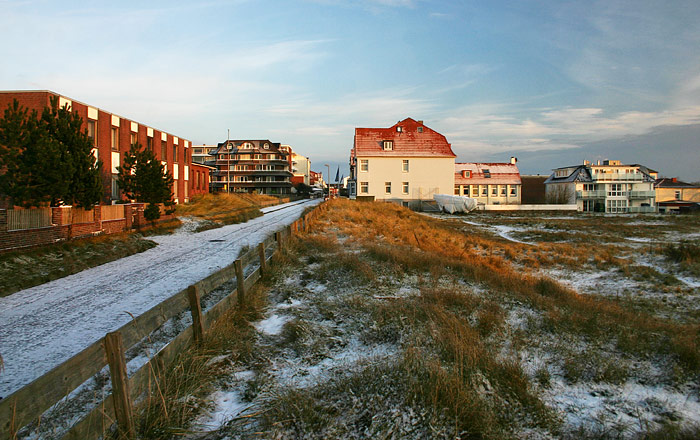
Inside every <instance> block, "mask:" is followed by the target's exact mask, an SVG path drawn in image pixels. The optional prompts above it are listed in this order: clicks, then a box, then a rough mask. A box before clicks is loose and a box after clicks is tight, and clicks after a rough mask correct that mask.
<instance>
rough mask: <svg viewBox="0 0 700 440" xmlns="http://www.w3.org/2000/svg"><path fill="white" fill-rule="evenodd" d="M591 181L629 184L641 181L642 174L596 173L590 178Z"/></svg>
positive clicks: (642, 178)
mask: <svg viewBox="0 0 700 440" xmlns="http://www.w3.org/2000/svg"><path fill="white" fill-rule="evenodd" d="M591 177H592V178H593V180H597V181H605V182H629V181H643V180H644V174H631V173H630V174H628V173H596V174H593V175H592V176H591Z"/></svg>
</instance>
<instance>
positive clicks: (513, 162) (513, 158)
mask: <svg viewBox="0 0 700 440" xmlns="http://www.w3.org/2000/svg"><path fill="white" fill-rule="evenodd" d="M517 161H518V158H517V157H514V156H511V157H510V163H511V164H512V165H515V163H516V162H517Z"/></svg>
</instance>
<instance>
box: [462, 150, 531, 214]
mask: <svg viewBox="0 0 700 440" xmlns="http://www.w3.org/2000/svg"><path fill="white" fill-rule="evenodd" d="M516 162H517V160H516V159H515V158H514V157H511V159H510V163H479V162H470V163H456V164H455V183H454V194H455V195H457V196H467V197H472V198H474V199H476V200H477V203H479V204H484V205H519V204H520V192H521V191H520V189H521V187H522V181H521V180H520V171H519V170H518V166H517V165H516Z"/></svg>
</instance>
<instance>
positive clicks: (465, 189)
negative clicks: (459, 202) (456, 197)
mask: <svg viewBox="0 0 700 440" xmlns="http://www.w3.org/2000/svg"><path fill="white" fill-rule="evenodd" d="M464 195H465V196H468V195H469V185H465V186H464Z"/></svg>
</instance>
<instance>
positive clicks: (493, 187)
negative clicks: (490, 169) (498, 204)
mask: <svg viewBox="0 0 700 440" xmlns="http://www.w3.org/2000/svg"><path fill="white" fill-rule="evenodd" d="M491 195H492V196H497V195H498V186H496V185H491Z"/></svg>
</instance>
